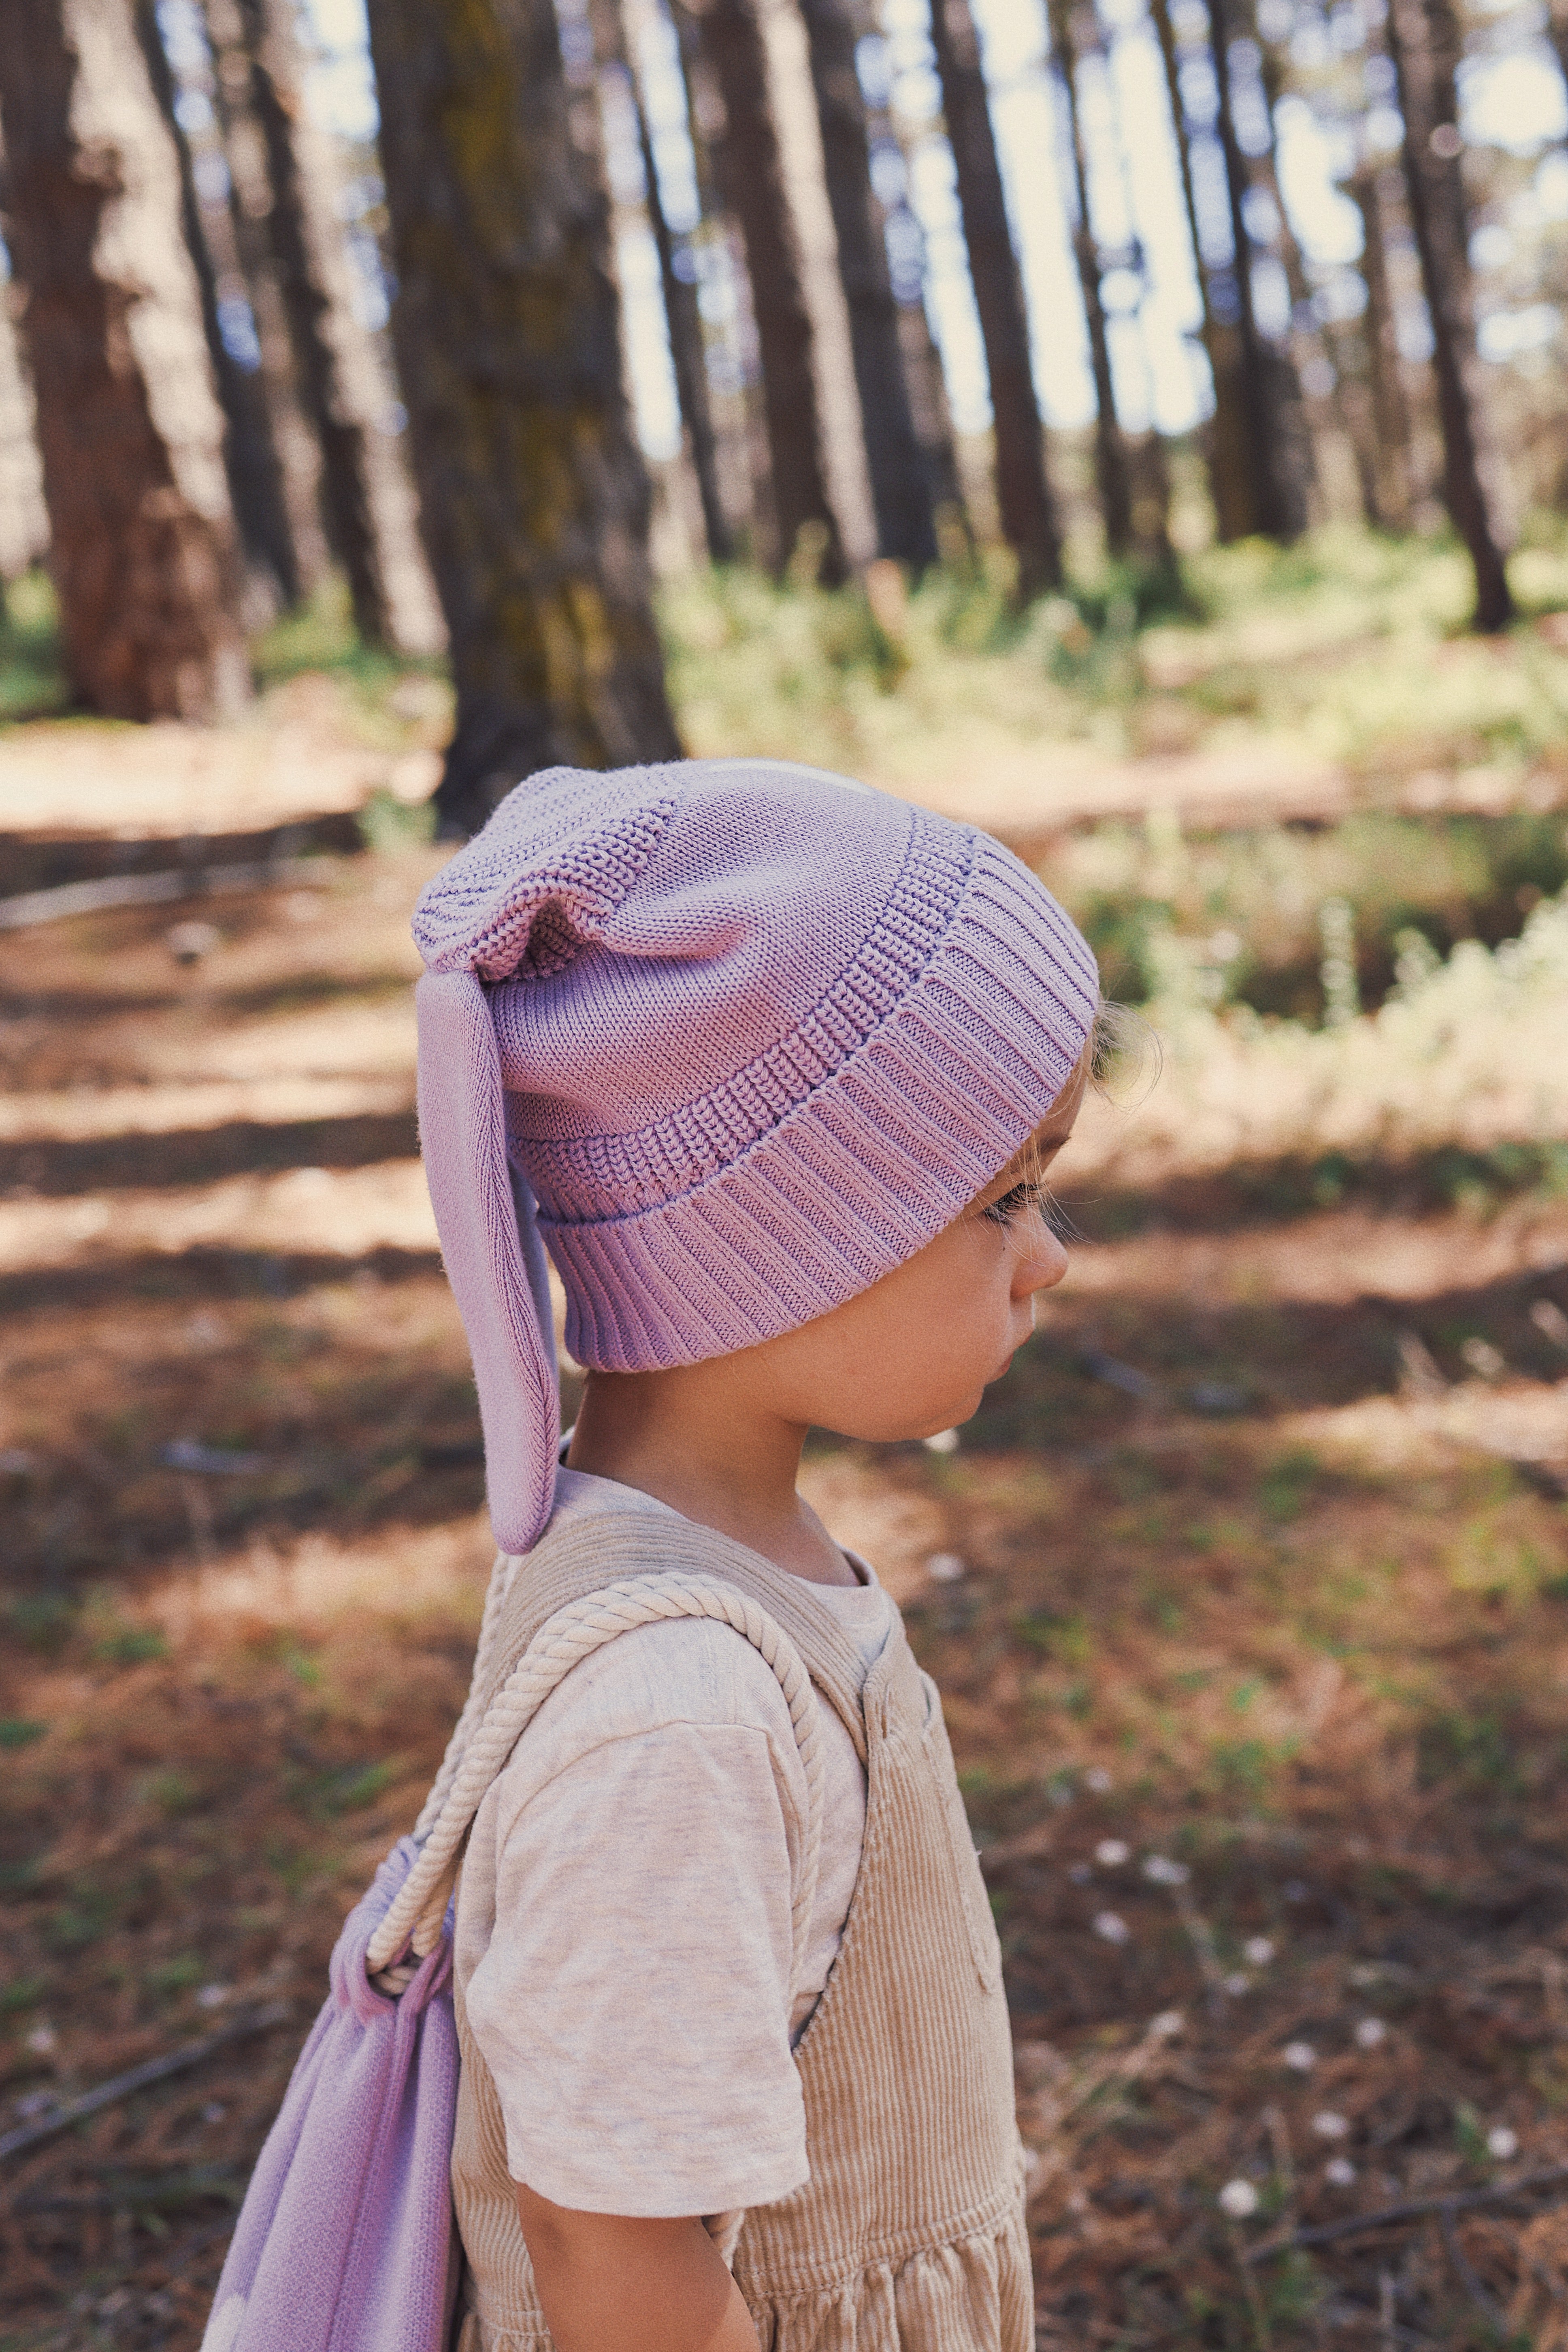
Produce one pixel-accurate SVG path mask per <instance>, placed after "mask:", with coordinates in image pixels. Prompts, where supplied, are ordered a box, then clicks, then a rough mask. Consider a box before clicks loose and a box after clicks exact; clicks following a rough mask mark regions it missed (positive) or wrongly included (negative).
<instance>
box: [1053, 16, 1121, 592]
mask: <svg viewBox="0 0 1568 2352" xmlns="http://www.w3.org/2000/svg"><path fill="white" fill-rule="evenodd" d="M1072 7H1073V0H1049V5H1048V16H1049V20H1050V32H1051V55H1052V60H1053V62H1054V64H1055V66H1056V71H1057V81H1058V87H1059V88H1060V90H1061V94H1062V100H1063V105H1064V108H1065V110H1066V114H1067V131H1068V142H1067V143H1068V152H1069V154H1070V156H1071V159H1072V195H1073V202H1072V250H1073V259H1074V261H1075V262H1076V264H1077V266H1078V282H1079V291H1080V292H1081V294H1082V296H1083V315H1084V320H1085V322H1086V323H1087V325H1088V328H1089V371H1090V373H1091V374H1092V376H1093V378H1094V481H1095V488H1096V489H1097V490H1098V491H1099V493H1100V516H1101V519H1102V520H1103V521H1104V524H1105V543H1106V545H1107V546H1108V547H1109V549H1110V552H1111V554H1112V555H1116V556H1121V555H1125V554H1126V552H1127V551H1128V549H1129V547H1130V546H1131V541H1132V480H1131V473H1130V470H1129V467H1128V463H1127V444H1126V442H1125V441H1124V439H1123V438H1122V433H1121V419H1120V418H1119V417H1118V415H1117V414H1116V385H1115V382H1114V379H1113V378H1112V376H1111V373H1110V331H1109V329H1108V326H1107V323H1106V317H1105V298H1104V295H1103V293H1102V291H1101V285H1100V280H1101V269H1100V247H1099V245H1098V244H1097V243H1096V240H1095V235H1094V223H1093V220H1092V218H1091V217H1090V214H1089V158H1088V154H1087V152H1086V150H1085V146H1084V136H1083V123H1082V121H1081V119H1080V117H1079V103H1078V65H1079V60H1078V44H1077V39H1076V37H1075V34H1074V31H1073V22H1072Z"/></svg>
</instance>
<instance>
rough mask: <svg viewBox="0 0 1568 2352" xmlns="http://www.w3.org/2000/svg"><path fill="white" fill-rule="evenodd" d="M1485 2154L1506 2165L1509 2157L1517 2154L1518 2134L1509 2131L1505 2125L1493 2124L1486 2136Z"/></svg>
mask: <svg viewBox="0 0 1568 2352" xmlns="http://www.w3.org/2000/svg"><path fill="white" fill-rule="evenodd" d="M1487 2154H1488V2155H1489V2156H1495V2157H1496V2158H1497V2159H1498V2162H1499V2163H1500V2164H1506V2163H1507V2162H1508V2160H1509V2158H1510V2156H1517V2155H1518V2154H1519V2134H1518V2133H1517V2132H1516V2131H1510V2129H1509V2127H1508V2126H1507V2125H1506V2124H1494V2125H1493V2126H1492V2128H1491V2130H1490V2131H1489V2132H1488V2134H1487Z"/></svg>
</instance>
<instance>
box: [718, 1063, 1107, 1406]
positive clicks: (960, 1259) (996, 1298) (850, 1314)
mask: <svg viewBox="0 0 1568 2352" xmlns="http://www.w3.org/2000/svg"><path fill="white" fill-rule="evenodd" d="M1085 1076H1086V1066H1085V1065H1084V1064H1083V1063H1080V1064H1079V1067H1078V1068H1077V1069H1076V1070H1075V1071H1074V1073H1073V1075H1072V1076H1071V1077H1070V1078H1069V1080H1068V1084H1067V1086H1066V1087H1064V1088H1063V1090H1062V1092H1061V1094H1060V1095H1059V1096H1058V1099H1057V1101H1056V1103H1055V1104H1054V1105H1053V1106H1052V1108H1051V1111H1050V1114H1049V1116H1048V1117H1047V1118H1046V1120H1045V1121H1044V1123H1043V1124H1042V1125H1041V1127H1039V1128H1038V1129H1037V1131H1036V1133H1035V1135H1034V1137H1033V1138H1032V1139H1031V1140H1030V1142H1029V1143H1028V1144H1027V1145H1026V1147H1025V1149H1024V1150H1022V1151H1021V1152H1019V1153H1017V1154H1016V1156H1015V1158H1014V1159H1013V1160H1009V1162H1008V1164H1007V1166H1006V1167H1005V1168H1004V1169H1003V1170H1002V1171H1001V1173H1000V1174H999V1175H998V1176H996V1177H995V1178H994V1179H993V1181H991V1183H989V1184H988V1185H987V1186H986V1187H985V1189H984V1192H980V1193H978V1194H977V1195H976V1196H975V1198H974V1200H973V1202H971V1203H970V1206H969V1208H968V1209H967V1210H966V1211H965V1212H964V1213H963V1216H961V1217H959V1218H957V1219H956V1220H955V1222H954V1223H952V1224H951V1225H949V1226H948V1227H947V1228H946V1230H945V1231H944V1232H942V1233H941V1234H938V1235H937V1237H936V1239H935V1240H934V1241H933V1242H929V1243H928V1244H926V1246H925V1248H924V1249H922V1250H921V1251H919V1252H918V1253H917V1255H915V1256H913V1257H912V1258H910V1259H908V1260H907V1261H906V1262H905V1264H904V1265H900V1266H898V1267H896V1268H895V1269H894V1271H893V1272H892V1273H891V1274H889V1275H885V1276H883V1277H882V1279H881V1281H880V1282H877V1283H874V1284H873V1285H872V1286H871V1287H870V1289H869V1290H864V1291H862V1292H860V1294H859V1295H858V1297H854V1298H851V1299H849V1300H848V1301H847V1303H846V1304H845V1305H844V1306H842V1307H835V1308H834V1310H833V1311H832V1313H830V1314H827V1315H822V1316H819V1317H818V1318H816V1321H815V1322H812V1323H808V1324H805V1325H804V1326H803V1327H802V1328H801V1329H799V1330H797V1331H790V1332H786V1333H785V1334H784V1336H783V1337H782V1338H781V1339H772V1340H769V1341H767V1342H766V1343H765V1344H764V1345H763V1346H762V1347H759V1348H752V1349H748V1350H747V1351H746V1353H745V1355H744V1356H743V1357H737V1358H731V1359H730V1362H731V1364H732V1365H734V1366H735V1368H736V1370H738V1371H739V1370H740V1368H741V1367H742V1365H743V1366H744V1371H743V1372H742V1374H741V1377H742V1380H743V1381H744V1383H745V1385H746V1387H747V1388H748V1389H749V1390H750V1391H752V1402H755V1403H756V1404H758V1405H760V1406H762V1407H763V1410H764V1411H768V1412H773V1413H775V1414H778V1415H779V1416H781V1417H782V1418H784V1419H785V1420H787V1421H791V1422H795V1423H807V1424H809V1425H811V1426H813V1427H815V1428H818V1429H829V1430H833V1431H836V1432H837V1434H838V1435H840V1436H842V1437H859V1438H865V1439H868V1440H870V1441H881V1442H887V1441H889V1440H893V1439H900V1438H916V1437H931V1436H934V1435H935V1434H936V1433H937V1432H938V1431H939V1430H943V1429H952V1428H955V1427H956V1426H957V1425H958V1424H959V1423H961V1422H964V1421H967V1420H968V1419H969V1417H970V1415H971V1414H972V1413H973V1412H975V1410H976V1409H977V1407H978V1405H979V1403H980V1400H981V1395H982V1393H983V1391H984V1389H985V1388H986V1387H987V1385H988V1384H989V1383H990V1382H991V1381H995V1380H999V1379H1000V1378H1001V1376H1002V1374H1003V1373H1004V1372H1005V1370H1006V1369H1007V1367H1008V1365H1009V1364H1010V1363H1011V1361H1012V1360H1013V1356H1014V1353H1015V1351H1016V1349H1018V1348H1019V1347H1021V1346H1022V1344H1023V1342H1024V1341H1025V1340H1026V1339H1027V1338H1028V1337H1029V1334H1030V1332H1031V1331H1032V1330H1033V1329H1034V1328H1035V1301H1036V1299H1037V1297H1038V1295H1039V1293H1040V1292H1041V1291H1043V1290H1049V1289H1051V1288H1053V1287H1054V1286H1055V1285H1056V1284H1057V1283H1058V1282H1059V1281H1060V1280H1061V1278H1062V1276H1063V1275H1064V1274H1065V1273H1066V1272H1067V1265H1068V1257H1067V1252H1066V1250H1065V1249H1064V1248H1063V1246H1062V1244H1061V1243H1060V1241H1059V1240H1058V1238H1057V1236H1056V1234H1054V1233H1053V1232H1052V1231H1051V1229H1050V1227H1049V1225H1048V1224H1047V1222H1046V1219H1045V1216H1044V1214H1043V1213H1042V1202H1041V1200H1040V1196H1039V1192H1038V1185H1039V1181H1040V1179H1041V1178H1042V1177H1043V1176H1044V1174H1045V1172H1046V1171H1047V1168H1048V1167H1049V1166H1050V1163H1051V1161H1052V1160H1054V1159H1055V1157H1056V1155H1057V1153H1058V1152H1059V1151H1060V1150H1062V1148H1063V1146H1064V1145H1065V1144H1066V1142H1067V1140H1068V1137H1069V1136H1070V1134H1071V1132H1072V1129H1073V1123H1074V1121H1075V1120H1076V1118H1077V1117H1078V1112H1079V1105H1080V1103H1081V1101H1082V1099H1083V1090H1084V1082H1085Z"/></svg>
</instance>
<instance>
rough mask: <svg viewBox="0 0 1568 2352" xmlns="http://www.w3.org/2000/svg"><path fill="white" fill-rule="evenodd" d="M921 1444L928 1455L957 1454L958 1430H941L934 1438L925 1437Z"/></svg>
mask: <svg viewBox="0 0 1568 2352" xmlns="http://www.w3.org/2000/svg"><path fill="white" fill-rule="evenodd" d="M921 1444H922V1445H923V1446H924V1447H925V1449H926V1452H927V1453H928V1454H956V1453H957V1451H958V1432H957V1430H956V1429H939V1430H938V1431H937V1433H936V1435H935V1436H934V1437H923V1438H922V1439H921Z"/></svg>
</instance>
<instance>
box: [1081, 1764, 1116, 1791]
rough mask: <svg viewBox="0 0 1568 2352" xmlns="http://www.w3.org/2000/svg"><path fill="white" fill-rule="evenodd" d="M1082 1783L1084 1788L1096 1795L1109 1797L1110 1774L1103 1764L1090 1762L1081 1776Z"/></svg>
mask: <svg viewBox="0 0 1568 2352" xmlns="http://www.w3.org/2000/svg"><path fill="white" fill-rule="evenodd" d="M1083 1785H1084V1787H1085V1788H1086V1789H1091V1790H1093V1791H1094V1794H1095V1795H1096V1796H1097V1797H1109V1796H1110V1773H1109V1772H1108V1771H1107V1770H1106V1769H1105V1767H1104V1765H1103V1764H1091V1765H1090V1766H1089V1769H1088V1771H1087V1772H1086V1773H1085V1774H1084V1776H1083Z"/></svg>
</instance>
